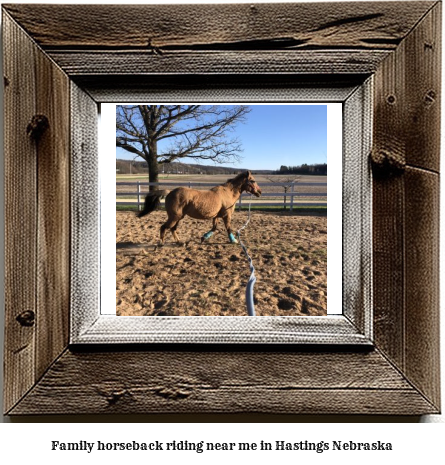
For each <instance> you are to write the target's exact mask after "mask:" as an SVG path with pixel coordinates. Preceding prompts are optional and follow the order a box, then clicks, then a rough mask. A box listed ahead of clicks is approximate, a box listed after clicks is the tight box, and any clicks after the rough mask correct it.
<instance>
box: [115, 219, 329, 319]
mask: <svg viewBox="0 0 445 465" xmlns="http://www.w3.org/2000/svg"><path fill="white" fill-rule="evenodd" d="M247 215H248V213H247V212H246V211H244V212H235V213H234V215H233V218H232V228H233V229H238V228H239V227H241V226H242V225H243V224H244V223H245V221H246V219H247ZM165 219H166V214H165V212H163V211H156V212H153V213H151V214H150V215H148V216H146V217H144V218H140V219H139V218H137V217H136V215H135V213H134V212H117V213H116V314H117V315H125V316H143V315H146V316H156V315H163V316H180V315H184V316H211V315H212V316H214V315H217V316H223V315H231V316H246V315H247V311H246V304H245V288H246V284H247V281H248V279H249V276H250V270H249V264H248V260H247V257H246V255H245V254H244V251H243V250H242V248H241V246H240V245H237V244H230V243H229V242H228V239H227V234H226V232H225V230H224V226H223V225H222V224H220V226H219V232H217V233H216V234H215V235H214V236H213V237H212V238H211V239H210V240H209V241H208V242H205V243H203V244H201V240H200V238H201V236H202V234H204V233H205V232H207V231H208V230H209V229H210V228H211V222H210V221H198V220H194V219H192V218H189V217H186V218H184V220H183V221H182V222H181V223H180V226H179V228H178V234H179V237H180V239H181V241H183V245H177V244H176V243H174V241H173V237H172V236H171V234H170V233H169V232H167V236H166V243H165V245H164V246H159V245H158V244H159V227H160V226H161V224H162V223H163V222H164V221H165ZM241 240H242V241H243V242H244V244H245V245H246V247H247V248H248V250H249V253H250V255H251V257H252V259H253V263H254V266H255V270H256V273H255V274H256V277H257V282H256V284H255V288H254V299H255V310H256V314H257V315H258V316H263V315H286V316H296V315H306V316H307V315H317V316H324V315H326V302H327V266H326V265H327V219H326V217H323V216H296V215H290V214H289V213H264V212H252V214H251V220H250V223H249V225H248V226H247V228H246V229H244V230H243V231H242V233H241Z"/></svg>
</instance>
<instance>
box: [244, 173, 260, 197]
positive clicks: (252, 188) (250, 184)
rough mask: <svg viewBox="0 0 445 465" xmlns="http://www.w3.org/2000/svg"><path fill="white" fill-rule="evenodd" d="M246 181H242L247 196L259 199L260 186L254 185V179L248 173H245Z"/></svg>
mask: <svg viewBox="0 0 445 465" xmlns="http://www.w3.org/2000/svg"><path fill="white" fill-rule="evenodd" d="M245 176H246V180H245V181H244V185H243V187H244V190H245V191H246V192H249V194H253V195H254V196H255V197H259V196H260V195H261V189H260V186H259V185H258V184H257V183H256V181H255V178H254V177H253V176H252V173H251V172H250V171H247V172H246V174H245Z"/></svg>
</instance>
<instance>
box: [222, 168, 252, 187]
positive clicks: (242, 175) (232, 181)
mask: <svg viewBox="0 0 445 465" xmlns="http://www.w3.org/2000/svg"><path fill="white" fill-rule="evenodd" d="M248 174H249V172H248V171H245V172H244V173H240V174H238V175H237V176H235V177H234V178H232V179H228V180H227V181H226V182H225V184H232V185H233V186H236V185H238V184H239V183H240V182H241V181H243V180H244V178H247V176H248Z"/></svg>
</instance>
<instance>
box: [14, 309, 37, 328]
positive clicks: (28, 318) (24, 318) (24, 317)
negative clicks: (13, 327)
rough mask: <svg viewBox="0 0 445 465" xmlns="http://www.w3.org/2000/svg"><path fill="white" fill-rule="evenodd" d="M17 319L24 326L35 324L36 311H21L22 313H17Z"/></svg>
mask: <svg viewBox="0 0 445 465" xmlns="http://www.w3.org/2000/svg"><path fill="white" fill-rule="evenodd" d="M16 320H17V321H18V322H19V323H20V324H21V325H22V326H34V322H35V313H34V312H33V311H32V310H26V311H24V312H22V313H20V315H17V317H16Z"/></svg>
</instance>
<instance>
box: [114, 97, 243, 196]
mask: <svg viewBox="0 0 445 465" xmlns="http://www.w3.org/2000/svg"><path fill="white" fill-rule="evenodd" d="M249 111H250V108H249V107H247V106H244V105H236V106H222V105H212V106H209V105H118V106H117V107H116V145H117V146H118V147H122V148H123V149H125V150H127V151H128V152H131V153H134V154H136V155H138V156H140V157H141V158H143V159H144V160H145V161H146V162H147V163H148V177H149V181H150V182H158V175H159V165H161V164H165V163H171V162H172V161H174V160H177V159H180V158H184V157H188V158H192V159H196V160H210V161H213V162H216V163H225V162H229V161H236V160H238V159H239V158H240V155H239V153H240V152H241V151H242V148H241V143H240V141H239V140H238V139H237V138H230V132H233V130H234V128H235V125H236V123H238V122H242V121H244V120H245V116H246V115H247V113H248V112H249ZM150 190H155V189H154V186H150Z"/></svg>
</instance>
